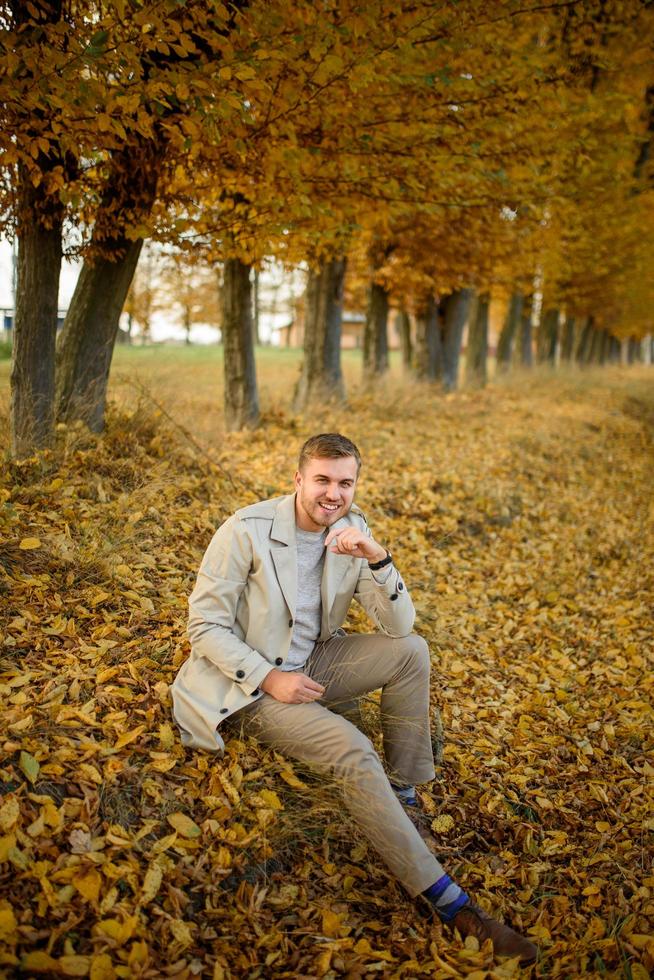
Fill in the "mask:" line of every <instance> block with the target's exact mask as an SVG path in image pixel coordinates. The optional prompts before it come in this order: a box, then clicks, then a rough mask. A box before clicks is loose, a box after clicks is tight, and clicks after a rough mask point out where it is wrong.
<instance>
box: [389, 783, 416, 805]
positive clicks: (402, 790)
mask: <svg viewBox="0 0 654 980" xmlns="http://www.w3.org/2000/svg"><path fill="white" fill-rule="evenodd" d="M391 786H392V787H393V792H394V793H395V795H396V796H397V798H398V800H399V801H400V803H404V804H405V805H406V806H418V798H417V797H416V788H415V786H396V785H395V783H391Z"/></svg>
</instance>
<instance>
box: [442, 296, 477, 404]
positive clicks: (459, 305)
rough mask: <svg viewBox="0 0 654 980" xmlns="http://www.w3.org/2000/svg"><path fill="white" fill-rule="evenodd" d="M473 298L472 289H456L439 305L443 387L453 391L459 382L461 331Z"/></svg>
mask: <svg viewBox="0 0 654 980" xmlns="http://www.w3.org/2000/svg"><path fill="white" fill-rule="evenodd" d="M473 297H474V291H473V290H472V289H458V290H456V292H454V293H452V294H451V295H450V296H447V297H446V299H445V301H444V303H442V304H441V308H442V310H443V387H444V388H445V390H446V391H455V390H456V388H457V385H458V382H459V358H460V356H461V341H462V339H463V329H464V327H465V325H466V320H467V319H468V314H469V312H470V305H471V303H472V300H473Z"/></svg>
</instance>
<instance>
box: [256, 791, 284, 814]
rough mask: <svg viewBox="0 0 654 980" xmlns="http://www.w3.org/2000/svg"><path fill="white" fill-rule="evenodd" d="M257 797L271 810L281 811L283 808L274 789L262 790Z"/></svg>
mask: <svg viewBox="0 0 654 980" xmlns="http://www.w3.org/2000/svg"><path fill="white" fill-rule="evenodd" d="M259 796H260V797H261V799H262V800H263V802H264V803H265V805H266V806H267V807H269V808H270V809H271V810H283V809H284V806H283V804H282V801H281V800H280V798H279V797H278V795H277V793H276V792H275V790H274V789H262V790H260V791H259Z"/></svg>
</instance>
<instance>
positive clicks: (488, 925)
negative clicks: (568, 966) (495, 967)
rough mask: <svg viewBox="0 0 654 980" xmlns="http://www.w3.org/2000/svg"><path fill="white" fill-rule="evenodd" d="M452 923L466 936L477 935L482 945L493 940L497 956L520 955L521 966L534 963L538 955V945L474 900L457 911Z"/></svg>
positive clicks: (453, 926)
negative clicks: (475, 903)
mask: <svg viewBox="0 0 654 980" xmlns="http://www.w3.org/2000/svg"><path fill="white" fill-rule="evenodd" d="M450 925H451V926H452V928H455V927H456V928H457V929H458V930H459V932H460V933H461V935H462V936H463V937H464V938H465V937H466V936H475V937H476V938H477V939H478V940H479V945H480V946H481V944H482V943H484V942H485V941H486V940H487V939H490V940H492V943H493V950H494V952H495V954H496V956H519V957H520V966H527V965H528V964H529V963H533V962H534V960H535V959H536V957H537V955H538V947H537V946H534V944H533V943H532V942H530V941H529V940H528V939H525V938H524V936H521V935H520V934H519V933H517V932H515V930H514V929H511V928H510V927H509V926H505V925H504V924H503V923H502V922H498V921H497V919H493V918H492V916H490V915H488V914H487V913H486V912H484V910H483V909H480V908H479V906H478V905H474V904H473V903H472V902H468V903H467V904H466V905H464V906H463V908H462V909H461V911H460V912H457V914H456V915H455V916H454V918H453V919H452V922H451V923H450Z"/></svg>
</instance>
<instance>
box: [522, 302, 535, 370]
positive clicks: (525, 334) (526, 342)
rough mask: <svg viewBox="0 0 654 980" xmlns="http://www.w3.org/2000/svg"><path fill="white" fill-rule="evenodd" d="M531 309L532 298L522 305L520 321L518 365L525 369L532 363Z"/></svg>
mask: <svg viewBox="0 0 654 980" xmlns="http://www.w3.org/2000/svg"><path fill="white" fill-rule="evenodd" d="M532 307H533V298H531V299H530V300H529V301H528V302H526V303H525V304H524V306H523V309H522V317H521V319H520V363H521V364H522V366H523V367H526V368H530V367H532V365H533V363H534V352H533V329H534V328H533V321H532Z"/></svg>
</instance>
